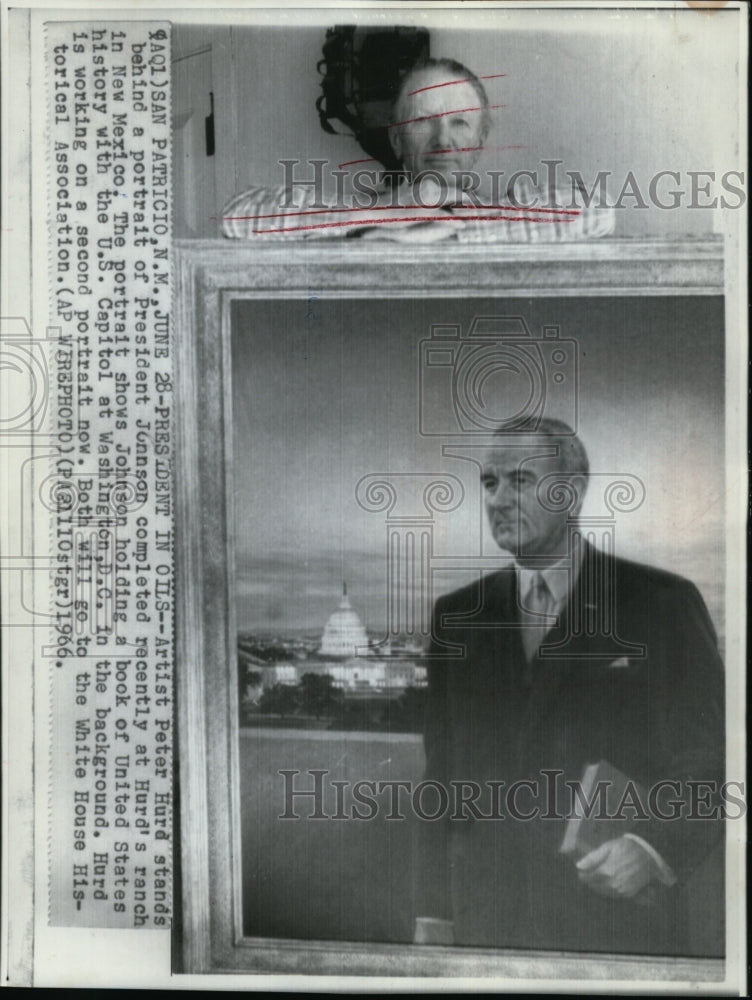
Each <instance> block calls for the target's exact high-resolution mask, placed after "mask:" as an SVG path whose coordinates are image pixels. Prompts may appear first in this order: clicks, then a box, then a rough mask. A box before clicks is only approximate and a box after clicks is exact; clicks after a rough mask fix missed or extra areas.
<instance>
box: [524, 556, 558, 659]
mask: <svg viewBox="0 0 752 1000" xmlns="http://www.w3.org/2000/svg"><path fill="white" fill-rule="evenodd" d="M553 603H554V601H553V594H552V593H551V591H550V590H549V589H548V584H547V583H546V581H545V580H544V579H543V576H542V575H541V573H536V574H535V575H534V576H533V580H532V583H531V584H530V589H529V590H528V592H527V594H526V596H525V600H524V603H523V608H522V616H521V620H522V624H523V629H522V645H523V647H524V649H525V658H526V659H527V661H528V663H530V661H531V660H532V659H533V657H534V656H535V654H536V653H537V652H538V647H539V646H540V644H541V643H542V642H543V640H544V638H545V637H546V634H547V633H548V631H549V630H550V628H551V622H550V621H547V620H546V618H545V617H543V616H546V615H551V614H552V613H553Z"/></svg>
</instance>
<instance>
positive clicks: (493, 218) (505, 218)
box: [253, 206, 580, 236]
mask: <svg viewBox="0 0 752 1000" xmlns="http://www.w3.org/2000/svg"><path fill="white" fill-rule="evenodd" d="M395 207H396V206H395ZM468 207H470V206H468ZM473 207H474V206H473ZM507 211H508V209H507ZM517 211H519V210H517ZM531 211H535V210H533V209H531ZM538 211H542V210H538ZM549 211H552V210H549ZM301 214H304V213H301ZM565 214H569V215H579V214H580V213H579V212H578V211H573V212H566V213H565ZM395 222H398V223H405V222H535V223H539V224H541V223H557V222H565V223H566V222H574V219H572V218H566V217H561V216H559V217H557V218H551V217H550V216H545V217H543V218H537V217H535V216H530V215H508V214H504V213H503V212H502V213H498V214H494V215H464V216H462V217H459V216H455V215H448V214H447V215H441V216H433V215H432V216H423V215H404V216H401V217H398V218H392V219H368V220H365V219H347V220H344V221H342V222H316V223H313V225H309V226H285V227H281V228H279V229H254V230H253V232H254V233H256V234H258V235H260V236H263V235H266V234H272V233H298V232H311V231H312V230H315V229H343V228H348V227H351V226H359V227H361V228H369V227H371V226H383V225H386V224H388V223H395Z"/></svg>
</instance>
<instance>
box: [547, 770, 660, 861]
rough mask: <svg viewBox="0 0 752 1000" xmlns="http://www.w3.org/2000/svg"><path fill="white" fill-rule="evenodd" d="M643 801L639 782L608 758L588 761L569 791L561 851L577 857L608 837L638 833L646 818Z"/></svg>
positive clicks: (644, 798) (644, 799) (580, 856)
mask: <svg viewBox="0 0 752 1000" xmlns="http://www.w3.org/2000/svg"><path fill="white" fill-rule="evenodd" d="M646 801H647V800H646V797H645V792H644V789H643V788H642V786H641V785H639V784H638V783H637V782H636V781H633V780H632V779H631V778H628V777H627V776H626V775H625V774H623V773H622V772H621V771H620V770H619V769H618V768H616V767H614V766H613V765H612V764H609V763H608V761H605V760H601V761H599V762H598V763H597V764H589V765H588V766H587V767H586V768H585V771H584V773H583V775H582V779H581V781H580V783H579V786H578V787H576V788H573V791H572V812H571V815H570V816H569V818H568V819H567V824H566V828H565V831H564V838H563V840H562V842H561V846H560V847H559V851H560V853H562V854H571V855H574V857H575V858H576V859H579V858H582V857H584V856H585V855H586V854H589V853H590V851H593V850H595V848H596V847H600V846H601V844H604V843H605V842H606V841H607V840H614V839H615V838H617V837H622V836H623V835H624V834H625V833H637V834H639V828H640V826H641V825H642V824H641V823H640V820H643V819H644V820H646V819H647V818H648V813H647V811H646V808H645V802H646Z"/></svg>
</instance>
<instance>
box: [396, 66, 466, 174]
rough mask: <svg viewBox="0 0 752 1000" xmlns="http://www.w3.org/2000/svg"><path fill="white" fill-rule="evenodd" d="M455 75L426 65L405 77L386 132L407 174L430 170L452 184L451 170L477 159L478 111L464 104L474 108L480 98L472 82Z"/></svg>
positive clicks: (464, 168)
mask: <svg viewBox="0 0 752 1000" xmlns="http://www.w3.org/2000/svg"><path fill="white" fill-rule="evenodd" d="M456 79H457V78H456V77H455V76H454V75H453V74H452V73H451V72H449V71H448V70H445V69H442V68H440V67H429V68H428V69H424V70H417V71H415V72H414V73H411V74H410V76H409V77H408V79H407V80H406V81H405V84H404V87H403V90H402V97H401V98H400V100H399V103H398V105H397V111H396V117H397V122H396V123H395V124H394V126H393V127H392V129H391V130H390V137H391V141H392V146H393V147H394V150H395V152H396V154H397V156H399V157H400V158H401V160H402V166H403V167H404V169H405V170H407V171H409V172H411V173H412V174H413V176H415V175H416V174H419V173H420V172H421V171H424V170H435V171H437V172H438V173H440V174H442V175H443V176H444V177H445V178H446V179H447V181H448V182H450V183H452V184H453V183H454V180H455V178H454V172H455V171H459V170H470V168H471V167H472V166H473V164H474V163H475V161H476V160H477V159H478V155H479V152H480V150H479V148H478V147H480V146H481V145H482V143H483V138H484V136H483V114H482V112H481V111H479V110H478V111H473V110H468V109H472V108H479V107H480V98H479V97H478V94H477V93H476V92H475V88H474V87H473V86H472V84H470V83H453V82H452V81H453V80H456ZM444 84H449V86H443V85H444ZM427 88H430V89H427Z"/></svg>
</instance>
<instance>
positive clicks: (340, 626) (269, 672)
mask: <svg viewBox="0 0 752 1000" xmlns="http://www.w3.org/2000/svg"><path fill="white" fill-rule="evenodd" d="M390 653H391V649H390V647H389V646H388V645H387V644H384V643H382V644H380V645H378V646H376V645H374V644H373V643H372V641H371V640H370V639H369V637H368V633H367V632H366V629H365V626H364V625H363V623H362V622H361V620H360V617H359V615H358V613H357V612H356V611H355V609H354V608H353V606H352V604H351V603H350V599H349V597H348V596H347V585H346V584H343V586H342V598H341V600H340V602H339V604H338V606H337V607H336V608H335V609H334V611H332V613H331V614H330V615H329V618H328V619H327V621H326V624H325V625H324V629H323V632H322V635H321V642H320V644H319V648H318V650H317V652H316V653H314V654H312V655H311V656H310V657H309V658H307V659H305V660H295V661H294V662H287V663H276V664H274V665H273V666H269V667H266V668H265V669H264V687H271V686H272V685H274V684H290V685H295V684H298V683H299V682H300V679H301V677H302V676H303V675H304V674H329V676H330V677H332V679H333V681H334V684H335V686H336V687H338V688H340V689H342V690H343V691H344V692H345V694H346V695H350V696H356V697H357V695H358V694H361V695H364V696H365V695H368V694H377V693H382V694H389V695H392V694H393V695H397V694H399V693H400V692H401V691H404V689H405V688H406V687H410V686H415V687H422V686H424V685H425V682H426V670H425V667H424V666H422V665H418V664H416V663H414V662H413V661H412V659H409V658H405V657H404V656H400V657H398V658H397V657H392V656H390ZM418 653H419V650H418V649H416V654H418Z"/></svg>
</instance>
